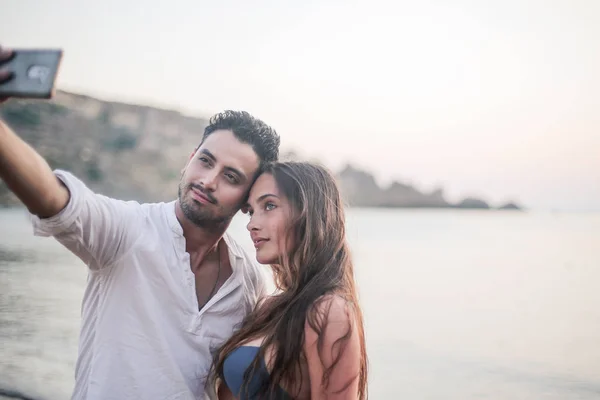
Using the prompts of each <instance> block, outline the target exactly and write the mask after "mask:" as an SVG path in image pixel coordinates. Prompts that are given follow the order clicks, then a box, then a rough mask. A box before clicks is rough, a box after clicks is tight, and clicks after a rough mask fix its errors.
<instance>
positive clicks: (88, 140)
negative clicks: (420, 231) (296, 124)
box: [0, 91, 519, 210]
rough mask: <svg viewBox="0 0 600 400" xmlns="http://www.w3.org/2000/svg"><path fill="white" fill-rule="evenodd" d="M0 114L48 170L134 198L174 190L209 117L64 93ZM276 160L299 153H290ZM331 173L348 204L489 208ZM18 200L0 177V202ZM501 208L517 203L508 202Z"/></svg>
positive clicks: (349, 169) (353, 173) (355, 174)
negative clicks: (41, 159)
mask: <svg viewBox="0 0 600 400" xmlns="http://www.w3.org/2000/svg"><path fill="white" fill-rule="evenodd" d="M0 115H1V116H2V118H3V119H4V120H5V121H6V122H8V124H9V125H10V126H12V127H13V128H14V129H15V131H17V133H18V134H19V135H20V136H21V137H22V138H23V139H24V140H25V141H27V142H28V143H30V144H31V145H32V146H33V147H34V148H35V149H36V150H37V151H38V152H40V154H41V155H42V156H43V157H44V158H45V159H46V160H47V161H48V163H49V164H50V166H51V167H52V168H60V169H65V170H68V171H70V172H73V173H74V174H75V175H77V176H78V177H79V178H81V179H82V180H83V181H84V182H86V184H88V186H90V187H91V188H92V189H93V190H95V191H97V192H98V193H102V194H104V195H107V196H113V197H116V198H120V199H124V200H138V201H168V200H171V199H173V198H174V197H175V196H176V195H177V184H178V181H179V176H180V170H181V168H182V166H183V165H185V163H186V162H187V158H188V156H189V154H190V152H191V151H193V149H194V148H195V147H196V146H197V145H198V144H199V142H200V140H201V138H202V134H203V132H204V128H205V126H206V124H207V123H208V121H207V120H206V119H204V118H194V117H189V116H185V115H182V114H180V113H179V112H176V111H171V110H163V109H158V108H154V107H146V106H139V105H132V104H124V103H118V102H108V101H102V100H98V99H95V98H93V97H89V96H83V95H79V94H73V93H67V92H64V91H59V92H58V93H57V95H56V97H55V98H54V99H53V100H52V101H24V100H14V101H10V102H8V103H7V104H5V105H3V106H2V107H0ZM281 159H282V160H298V159H301V157H300V156H299V155H298V154H297V153H296V152H294V151H289V152H287V153H284V154H282V156H281ZM336 177H337V179H338V181H339V183H340V186H341V190H342V193H343V195H344V197H345V199H346V201H347V202H348V204H349V205H350V206H355V207H411V208H414V207H427V208H475V209H489V208H490V206H489V205H488V204H487V203H486V202H485V201H483V200H479V199H472V198H467V199H464V200H463V201H461V202H459V203H458V204H451V203H450V202H448V201H447V200H446V199H445V198H444V192H443V190H442V189H441V188H440V189H436V190H434V191H432V192H431V193H423V192H421V191H419V190H418V189H416V188H415V187H413V186H411V185H408V184H405V183H402V182H393V183H392V184H391V185H389V186H388V187H387V188H381V187H379V185H378V184H377V182H376V180H375V178H374V176H373V175H372V174H370V173H368V172H366V171H361V170H359V169H357V168H355V167H353V166H351V165H347V166H346V167H345V168H343V169H342V170H341V171H339V172H338V173H337V174H336ZM17 204H20V203H19V201H18V199H17V198H16V197H15V196H14V195H13V194H12V193H11V192H10V191H9V190H8V188H7V187H6V185H4V183H3V182H2V181H0V206H11V205H17ZM501 209H504V210H515V209H519V207H518V206H517V205H516V204H514V203H508V204H506V205H504V206H502V207H501Z"/></svg>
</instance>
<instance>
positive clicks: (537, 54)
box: [0, 0, 600, 210]
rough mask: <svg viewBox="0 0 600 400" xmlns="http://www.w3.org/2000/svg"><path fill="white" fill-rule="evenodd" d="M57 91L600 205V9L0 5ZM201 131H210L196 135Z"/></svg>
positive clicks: (430, 4)
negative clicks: (39, 51)
mask: <svg viewBox="0 0 600 400" xmlns="http://www.w3.org/2000/svg"><path fill="white" fill-rule="evenodd" d="M0 9H1V10H2V11H1V13H0V43H2V44H4V45H6V46H10V47H21V46H22V47H45V46H52V47H61V48H63V49H64V50H65V57H64V59H63V64H62V69H61V71H60V76H59V79H58V86H59V88H63V89H66V90H71V91H77V92H82V93H86V94H90V95H95V96H98V97H100V98H104V99H109V100H121V101H131V102H137V103H144V104H150V105H159V106H164V107H168V108H174V109H179V110H181V111H183V112H186V113H189V114H196V115H198V114H201V115H208V114H211V113H214V112H217V111H220V110H222V109H245V110H248V111H250V112H252V113H253V114H255V115H256V116H258V117H260V118H262V119H264V120H265V121H267V122H268V123H270V124H271V125H273V126H274V127H275V128H276V129H277V130H278V131H279V133H280V134H281V136H282V145H283V147H284V149H291V148H293V149H295V150H297V151H298V152H300V153H301V154H304V155H308V156H311V157H316V158H319V159H321V160H323V161H324V162H325V163H326V164H327V165H329V166H330V167H331V168H333V169H338V168H339V167H340V166H342V165H343V164H344V163H346V162H350V163H353V164H355V165H357V166H359V167H364V168H367V169H369V170H370V171H372V172H373V173H374V174H375V175H376V176H377V179H378V180H379V182H380V183H381V184H387V183H389V182H390V180H393V179H399V180H402V181H405V182H408V183H413V184H415V185H417V186H418V187H419V188H421V189H423V190H431V189H433V188H435V187H436V186H438V185H439V186H443V187H444V188H445V189H446V193H447V197H448V198H449V199H450V200H456V199H458V198H460V197H464V196H471V195H473V196H480V197H482V198H484V199H485V200H488V201H490V202H491V203H492V204H498V203H501V202H503V201H506V200H511V199H514V200H517V201H520V202H521V203H523V204H524V205H526V206H528V207H532V208H535V209H539V210H549V209H558V210H600V111H599V108H600V72H599V71H600V2H599V1H594V0H589V1H551V0H545V1H533V0H531V1H527V0H520V1H514V0H503V1H475V0H474V1H466V0H456V1H452V0H439V1H427V0H425V1H414V0H413V1H388V2H384V1H377V0H369V1H348V0H344V1H342V0H339V1H338V0H322V1H313V0H308V1H302V2H291V1H283V0H279V1H275V0H272V1H265V0H257V1H252V2H250V1H241V0H224V1H223V0H222V1H192V0H190V1H184V0H171V1H162V0H161V1H158V0H143V1H142V0H127V1H115V0H103V1H96V2H86V1H66V0H55V1H35V0H0ZM199 134H200V132H199Z"/></svg>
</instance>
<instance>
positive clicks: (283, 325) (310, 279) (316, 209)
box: [213, 162, 367, 399]
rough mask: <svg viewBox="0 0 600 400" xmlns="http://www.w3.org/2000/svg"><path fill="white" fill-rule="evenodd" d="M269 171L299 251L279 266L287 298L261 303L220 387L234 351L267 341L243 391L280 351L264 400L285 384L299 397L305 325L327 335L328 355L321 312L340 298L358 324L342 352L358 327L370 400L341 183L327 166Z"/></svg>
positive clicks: (218, 373)
mask: <svg viewBox="0 0 600 400" xmlns="http://www.w3.org/2000/svg"><path fill="white" fill-rule="evenodd" d="M263 173H268V174H271V175H272V176H273V177H274V179H275V181H276V183H277V186H278V188H279V191H280V192H281V194H282V195H284V196H285V197H286V199H287V200H288V201H289V203H290V205H291V208H292V216H291V219H290V223H289V229H288V230H287V232H288V235H287V238H288V240H292V241H293V243H294V245H293V246H291V247H292V248H293V250H292V252H291V253H290V254H288V255H286V256H285V257H284V258H283V259H282V260H281V262H280V264H279V265H273V266H272V267H273V271H274V277H275V283H276V285H277V287H278V289H280V292H278V293H277V294H276V295H274V296H272V297H269V298H268V299H267V300H266V301H264V302H263V303H262V304H259V305H257V307H256V308H255V309H254V311H253V312H251V313H250V314H249V315H248V316H247V317H246V318H245V319H244V322H243V324H242V326H241V328H240V329H239V330H238V331H237V332H236V333H235V334H234V335H233V336H232V337H231V338H230V339H229V340H228V341H227V342H226V343H225V344H224V345H223V346H222V347H221V348H220V349H219V350H218V351H217V352H216V353H215V360H214V363H213V368H214V370H213V372H214V374H215V377H216V379H217V381H220V382H223V381H224V374H223V364H224V362H225V359H226V358H227V356H228V355H229V354H231V352H232V351H233V350H235V349H236V348H237V347H239V346H240V345H243V344H244V343H246V342H249V341H250V340H253V339H256V338H264V341H263V344H262V346H261V348H260V351H259V353H258V355H257V357H256V358H255V359H254V361H253V363H252V364H251V368H249V370H248V371H246V374H245V376H244V385H243V386H242V389H243V390H244V389H245V388H247V387H248V383H249V381H250V379H251V378H252V374H253V373H254V371H256V370H257V368H259V366H260V363H261V360H264V359H265V350H266V349H269V350H271V349H272V350H274V358H273V359H272V360H271V362H272V365H270V367H271V368H270V369H271V370H272V371H271V372H270V379H269V380H268V382H263V385H262V387H261V388H260V390H259V393H258V394H259V395H260V396H259V398H267V397H268V394H269V393H271V394H272V393H275V390H276V388H277V387H278V386H281V387H286V386H287V388H286V389H287V390H288V393H289V394H290V395H292V396H296V395H297V392H299V391H300V387H301V382H303V381H304V382H306V381H305V379H306V378H308V377H307V376H302V368H301V365H302V360H305V356H304V352H303V349H304V340H305V338H304V329H305V323H306V322H308V323H309V324H310V326H311V327H312V329H314V330H315V331H316V332H317V333H318V334H319V342H318V349H319V350H320V349H321V348H322V336H323V335H322V332H323V331H324V329H325V326H324V324H325V320H324V318H323V315H322V313H319V312H318V311H317V307H315V306H316V305H318V303H319V302H320V301H321V300H322V299H323V296H325V295H329V294H335V295H338V296H341V297H342V298H344V299H345V300H346V302H347V304H348V309H349V310H350V316H351V320H352V322H351V324H350V325H349V326H348V331H347V333H346V335H345V336H344V337H342V338H340V339H339V340H338V342H339V343H336V348H337V346H340V347H339V348H340V349H342V351H343V349H344V347H345V342H347V341H348V339H349V338H350V337H351V333H352V329H357V331H358V336H359V339H360V344H361V352H360V370H359V373H358V375H357V376H356V377H354V379H358V393H357V395H358V398H359V399H365V398H367V356H366V348H365V338H364V327H363V318H362V312H361V309H360V307H359V304H358V298H357V290H356V286H355V283H354V270H353V264H352V260H351V256H350V251H349V248H348V244H347V241H346V229H345V215H344V205H343V201H342V198H341V195H340V192H339V189H338V187H337V184H336V182H335V179H334V177H333V176H332V174H331V173H330V172H329V171H328V170H327V169H326V168H324V167H321V166H319V165H317V164H314V163H307V162H280V163H274V164H271V165H269V166H267V167H266V169H265V171H264V172H263ZM340 357H341V352H340V354H339V355H338V356H337V357H336V359H335V360H333V363H332V364H331V365H327V366H324V367H325V370H324V377H323V385H324V386H327V385H328V384H329V376H330V375H331V372H332V371H333V369H334V368H335V366H336V364H337V362H338V361H339V359H340ZM321 359H322V357H321ZM351 383H352V381H350V382H348V385H349V384H351ZM290 384H291V385H292V386H293V387H292V388H290V387H289V385H290ZM348 385H346V387H347V386H348ZM336 389H338V390H339V389H343V388H336Z"/></svg>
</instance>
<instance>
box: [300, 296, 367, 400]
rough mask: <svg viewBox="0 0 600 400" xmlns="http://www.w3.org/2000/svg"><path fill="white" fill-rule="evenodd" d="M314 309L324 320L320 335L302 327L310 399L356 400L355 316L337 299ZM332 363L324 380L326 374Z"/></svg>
mask: <svg viewBox="0 0 600 400" xmlns="http://www.w3.org/2000/svg"><path fill="white" fill-rule="evenodd" d="M316 307H317V313H318V315H320V316H321V317H322V320H323V326H322V332H320V334H319V333H317V332H316V331H315V330H314V329H313V328H312V327H311V326H310V324H309V323H308V321H307V322H306V324H305V345H304V346H305V348H304V351H305V354H306V359H307V363H308V372H309V377H310V392H311V399H312V400H319V399H327V400H333V399H344V400H351V399H358V384H359V373H360V363H361V348H360V346H361V345H360V339H359V332H358V331H357V328H356V323H355V318H354V315H353V313H352V311H351V309H350V307H349V306H348V304H347V303H346V301H345V300H344V299H342V298H341V297H338V296H331V297H329V298H327V299H324V300H322V301H320V302H319V304H318V305H316ZM319 340H320V341H321V346H319ZM334 363H335V366H333V368H332V369H331V371H330V375H329V377H328V379H326V377H325V373H326V370H327V369H328V368H329V367H331V366H332V365H333V364H334Z"/></svg>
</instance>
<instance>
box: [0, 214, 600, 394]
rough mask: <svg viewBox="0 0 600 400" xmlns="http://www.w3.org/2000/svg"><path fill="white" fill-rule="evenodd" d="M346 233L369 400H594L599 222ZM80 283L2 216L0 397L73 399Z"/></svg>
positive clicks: (456, 221)
mask: <svg viewBox="0 0 600 400" xmlns="http://www.w3.org/2000/svg"><path fill="white" fill-rule="evenodd" d="M247 218H248V217H247V216H245V215H242V214H240V215H238V216H236V217H235V219H234V221H233V223H232V225H231V228H230V230H231V232H232V234H233V235H234V236H235V237H236V238H238V240H239V241H240V242H241V243H242V244H243V245H244V246H245V247H246V248H247V249H248V251H249V252H251V254H252V253H253V252H254V250H253V247H252V243H251V241H250V239H249V236H248V233H247V231H246V229H245V225H246V223H247V220H248V219H247ZM347 227H348V240H349V242H350V247H351V250H352V254H353V258H354V261H355V268H356V279H357V282H358V287H359V292H360V302H361V305H362V309H363V312H364V316H365V330H366V339H367V354H368V358H369V398H370V399H376V400H378V399H415V400H434V399H436V400H437V399H440V400H441V399H443V400H475V399H478V400H479V399H489V400H551V399H552V400H554V399H557V400H558V399H560V400H592V399H600V213H561V212H534V211H528V212H519V211H483V210H481V211H476V210H418V209H417V210H413V209H410V210H408V209H400V210H398V209H360V208H358V209H357V208H351V209H348V210H347ZM86 277H87V274H86V268H85V266H84V265H83V264H82V262H81V261H79V260H78V259H77V258H76V257H75V256H74V255H72V254H71V253H69V252H68V251H67V250H66V249H64V248H63V247H61V245H60V244H58V243H57V242H56V241H54V239H52V238H39V237H34V236H33V233H32V228H31V225H30V223H29V220H28V218H27V215H26V213H25V211H24V210H23V209H4V210H0V393H4V395H5V396H6V395H8V394H9V393H12V395H19V396H21V397H22V398H27V399H36V400H37V399H57V400H59V399H68V398H70V395H71V390H72V388H73V383H74V381H73V374H74V368H75V360H76V355H77V344H78V333H79V323H80V307H81V299H82V295H83V290H84V286H85V283H86Z"/></svg>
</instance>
